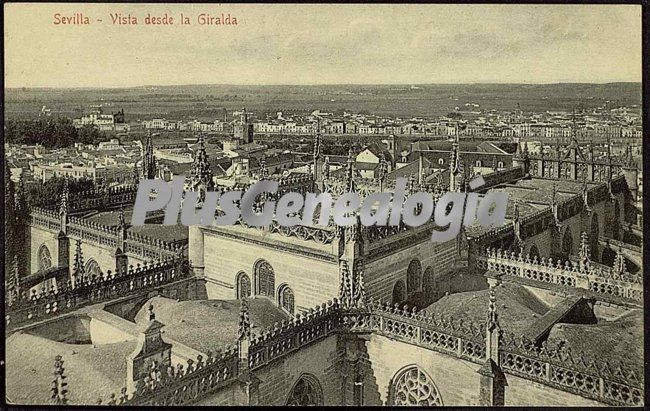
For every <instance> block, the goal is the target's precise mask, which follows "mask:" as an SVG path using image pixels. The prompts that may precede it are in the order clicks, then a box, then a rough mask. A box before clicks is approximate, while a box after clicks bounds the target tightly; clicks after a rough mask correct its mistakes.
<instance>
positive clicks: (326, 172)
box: [323, 156, 330, 180]
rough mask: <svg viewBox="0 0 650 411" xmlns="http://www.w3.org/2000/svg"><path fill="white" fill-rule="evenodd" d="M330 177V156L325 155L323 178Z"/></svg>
mask: <svg viewBox="0 0 650 411" xmlns="http://www.w3.org/2000/svg"><path fill="white" fill-rule="evenodd" d="M329 178H330V157H329V156H325V161H324V162H323V179H325V180H327V179H329Z"/></svg>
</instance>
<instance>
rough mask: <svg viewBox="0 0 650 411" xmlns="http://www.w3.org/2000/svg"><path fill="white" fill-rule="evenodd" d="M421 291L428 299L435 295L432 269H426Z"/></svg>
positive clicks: (434, 280)
mask: <svg viewBox="0 0 650 411" xmlns="http://www.w3.org/2000/svg"><path fill="white" fill-rule="evenodd" d="M422 289H423V290H424V292H425V294H426V295H427V296H428V297H429V296H432V295H434V294H435V293H436V279H435V278H434V276H433V267H427V269H426V270H424V275H423V276H422Z"/></svg>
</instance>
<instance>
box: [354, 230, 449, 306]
mask: <svg viewBox="0 0 650 411" xmlns="http://www.w3.org/2000/svg"><path fill="white" fill-rule="evenodd" d="M404 234H405V233H401V234H399V235H404ZM456 255H457V254H456V240H455V239H454V240H451V241H447V242H444V243H434V242H432V241H431V239H430V238H426V239H425V240H424V241H422V242H420V243H419V244H417V243H416V244H413V245H411V246H408V247H406V248H403V249H396V250H394V251H391V252H388V253H385V254H384V255H383V256H382V257H381V258H379V259H376V260H374V261H371V262H366V264H365V277H364V281H365V287H366V294H367V295H368V296H372V297H375V298H379V299H380V300H381V301H391V298H392V293H393V288H394V287H395V283H396V282H397V281H399V280H402V281H403V282H404V285H406V272H407V269H408V266H409V263H410V262H411V261H412V260H414V259H418V260H419V261H420V263H421V265H422V273H421V275H423V274H424V272H425V271H426V270H427V269H428V268H432V269H433V275H434V278H435V279H436V280H439V279H440V277H442V276H444V275H445V274H447V273H448V272H449V270H450V269H451V268H452V267H453V265H454V262H455V261H456ZM436 282H438V281H436ZM437 286H438V288H439V289H440V290H448V289H449V285H448V284H437Z"/></svg>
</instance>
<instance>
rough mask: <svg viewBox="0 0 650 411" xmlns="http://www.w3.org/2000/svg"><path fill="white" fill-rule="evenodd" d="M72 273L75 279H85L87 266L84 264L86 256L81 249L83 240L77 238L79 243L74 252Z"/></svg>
mask: <svg viewBox="0 0 650 411" xmlns="http://www.w3.org/2000/svg"><path fill="white" fill-rule="evenodd" d="M72 274H73V276H74V279H75V281H77V280H78V279H83V278H84V277H85V276H86V268H85V266H84V256H83V252H82V251H81V241H79V240H77V245H76V248H75V252H74V265H73V266H72Z"/></svg>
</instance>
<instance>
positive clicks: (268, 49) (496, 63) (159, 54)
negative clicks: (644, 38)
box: [4, 3, 642, 87]
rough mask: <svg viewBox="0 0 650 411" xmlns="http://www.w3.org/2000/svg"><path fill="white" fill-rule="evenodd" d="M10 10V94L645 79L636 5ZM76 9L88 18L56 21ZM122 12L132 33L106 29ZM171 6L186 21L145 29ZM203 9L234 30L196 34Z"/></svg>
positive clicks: (21, 7)
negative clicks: (26, 90) (228, 20)
mask: <svg viewBox="0 0 650 411" xmlns="http://www.w3.org/2000/svg"><path fill="white" fill-rule="evenodd" d="M4 7H5V13H4V15H5V20H4V27H5V28H4V30H5V33H4V34H5V87H127V86H141V85H174V84H421V83H473V82H490V83H554V82H596V83H603V82H615V81H634V82H640V81H641V72H642V70H641V6H634V5H633V6H628V5H431V4H429V5H370V4H365V5H295V4H284V5H260V4H248V5H233V4H231V5H219V4H210V5H196V4H194V5H187V4H138V5H134V4H15V3H13V4H5V5H4ZM75 12H76V13H83V15H84V16H87V17H89V18H90V23H91V24H90V25H55V24H53V23H54V20H55V19H54V15H55V13H60V14H61V15H65V16H73V15H74V13H75ZM118 12H120V13H122V14H123V15H126V14H129V13H131V14H132V15H135V16H137V17H138V23H139V25H137V26H124V25H122V26H120V25H113V24H112V23H111V17H110V15H109V13H118ZM165 12H167V13H168V14H169V15H171V16H173V17H174V18H175V19H176V22H178V20H179V19H180V13H184V14H185V15H187V16H188V17H190V20H191V25H187V26H184V25H180V24H175V25H173V26H147V25H145V24H144V18H145V17H146V15H147V13H152V14H155V15H162V14H164V13H165ZM201 13H209V14H211V15H213V16H220V15H221V13H226V14H227V13H230V15H231V16H234V17H236V18H237V21H238V24H237V25H236V26H216V25H213V26H205V25H204V26H201V25H198V24H197V17H198V15H199V14H201ZM96 19H101V20H102V22H98V21H97V20H96Z"/></svg>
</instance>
